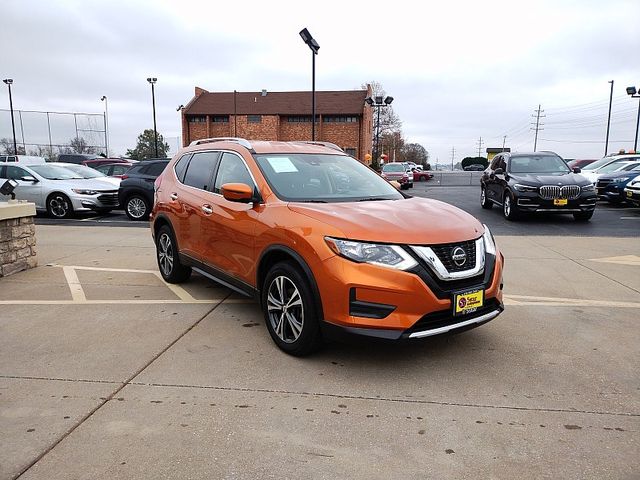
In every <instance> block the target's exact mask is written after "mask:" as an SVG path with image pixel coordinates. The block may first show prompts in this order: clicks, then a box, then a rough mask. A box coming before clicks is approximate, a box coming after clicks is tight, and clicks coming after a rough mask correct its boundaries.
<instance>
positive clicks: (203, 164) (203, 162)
mask: <svg viewBox="0 0 640 480" xmlns="http://www.w3.org/2000/svg"><path fill="white" fill-rule="evenodd" d="M219 156H220V154H219V153H218V152H202V153H194V154H193V157H191V161H190V162H189V165H188V167H187V172H186V173H185V175H184V182H183V183H184V184H185V185H189V186H191V187H195V188H199V189H201V190H208V189H210V188H211V177H212V176H213V171H214V169H215V166H216V162H217V160H218V157H219Z"/></svg>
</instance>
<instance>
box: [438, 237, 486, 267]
mask: <svg viewBox="0 0 640 480" xmlns="http://www.w3.org/2000/svg"><path fill="white" fill-rule="evenodd" d="M457 247H460V248H462V249H463V250H464V253H465V254H466V255H467V260H466V262H464V264H463V265H461V266H458V265H456V263H455V262H454V261H453V258H452V255H453V251H454V250H455V249H456V248H457ZM431 250H433V252H434V253H435V254H436V255H437V256H438V258H439V259H440V261H441V262H442V264H443V265H444V268H446V269H447V270H448V271H449V272H450V273H451V272H462V271H464V270H470V269H472V268H473V267H475V265H476V241H475V240H469V241H467V242H459V243H447V244H444V245H431Z"/></svg>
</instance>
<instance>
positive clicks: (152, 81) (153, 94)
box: [147, 77, 158, 158]
mask: <svg viewBox="0 0 640 480" xmlns="http://www.w3.org/2000/svg"><path fill="white" fill-rule="evenodd" d="M157 81H158V79H157V78H155V77H149V78H147V82H149V83H150V84H151V102H152V104H153V143H154V144H155V147H156V158H158V129H157V127H156V91H155V88H154V86H155V84H156V82H157Z"/></svg>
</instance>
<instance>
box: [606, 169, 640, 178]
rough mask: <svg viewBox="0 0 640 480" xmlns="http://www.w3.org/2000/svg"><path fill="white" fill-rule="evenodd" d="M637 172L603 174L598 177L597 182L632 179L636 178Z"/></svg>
mask: <svg viewBox="0 0 640 480" xmlns="http://www.w3.org/2000/svg"><path fill="white" fill-rule="evenodd" d="M637 176H639V175H638V172H637V171H635V172H631V171H627V172H614V173H607V174H606V175H605V174H604V173H603V174H602V175H600V176H599V177H598V180H612V179H614V178H621V177H629V178H633V177H637Z"/></svg>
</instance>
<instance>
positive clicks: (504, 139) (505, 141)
mask: <svg viewBox="0 0 640 480" xmlns="http://www.w3.org/2000/svg"><path fill="white" fill-rule="evenodd" d="M505 143H507V136H506V135H505V136H504V137H502V151H503V152H504V145H505Z"/></svg>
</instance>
